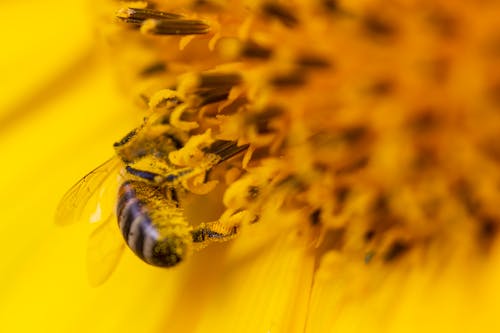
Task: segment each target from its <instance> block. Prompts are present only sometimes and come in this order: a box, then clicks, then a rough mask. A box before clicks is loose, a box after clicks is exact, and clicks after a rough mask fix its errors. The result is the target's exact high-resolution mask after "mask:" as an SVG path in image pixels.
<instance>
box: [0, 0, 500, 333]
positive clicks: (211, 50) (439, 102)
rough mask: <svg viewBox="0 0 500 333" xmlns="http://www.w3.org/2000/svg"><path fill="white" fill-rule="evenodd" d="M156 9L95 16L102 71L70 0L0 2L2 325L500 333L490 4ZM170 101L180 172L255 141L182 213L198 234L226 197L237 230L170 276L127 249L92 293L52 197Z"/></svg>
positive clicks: (83, 236) (81, 231)
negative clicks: (217, 144) (179, 137)
mask: <svg viewBox="0 0 500 333" xmlns="http://www.w3.org/2000/svg"><path fill="white" fill-rule="evenodd" d="M155 3H156V5H157V6H156V7H155V8H154V9H153V8H148V10H151V11H150V12H141V11H140V8H143V7H141V6H143V5H144V3H143V2H141V1H139V2H135V3H134V4H130V3H127V4H124V3H117V2H109V3H106V4H103V3H99V4H97V3H95V4H94V3H93V4H92V7H91V8H92V10H93V15H92V16H93V17H92V18H91V19H92V20H97V21H99V26H100V27H101V33H102V35H99V36H104V43H106V44H107V45H108V46H109V56H110V57H111V61H110V60H109V59H103V57H102V55H103V54H104V53H106V52H107V51H104V50H103V48H104V47H102V46H96V45H95V44H99V43H97V42H96V38H97V37H95V36H93V35H91V33H90V31H91V30H90V28H89V23H88V22H87V21H86V19H87V18H86V17H84V16H80V15H81V14H80V12H81V13H83V12H84V11H83V9H82V10H76V7H79V6H80V5H81V7H84V4H83V3H80V2H73V3H72V4H71V6H69V5H68V3H63V2H61V1H57V0H52V1H50V0H49V1H44V2H43V4H37V3H31V2H26V3H21V4H19V5H15V4H13V3H12V4H3V5H1V7H0V9H2V12H3V13H6V14H7V15H6V18H7V19H6V20H5V21H4V22H2V24H4V27H3V29H2V37H4V38H3V39H2V40H3V41H4V43H5V44H4V45H5V46H6V47H4V48H5V49H6V51H5V52H4V54H3V55H2V61H1V63H2V72H3V73H4V81H3V82H4V83H3V85H2V87H4V90H5V92H6V93H5V94H3V97H2V99H1V100H0V102H1V103H0V106H1V110H0V126H1V129H2V132H1V133H0V152H1V154H2V161H3V163H2V172H1V175H2V176H1V178H0V185H1V188H2V197H1V198H0V199H1V202H2V203H3V206H2V207H3V216H2V217H3V223H2V226H3V227H2V228H1V230H2V233H1V235H2V236H1V237H2V238H0V244H2V252H3V256H2V261H1V262H0V265H1V266H0V272H1V273H2V275H1V277H0V281H1V282H2V284H1V285H2V289H1V290H0V295H2V296H1V298H0V323H2V324H1V325H2V326H1V327H2V331H6V332H11V331H26V332H30V331H47V332H49V331H50V332H58V331H60V332H67V331H82V332H101V331H102V332H112V331H125V332H128V331H139V332H211V331H213V332H353V331H355V332H358V331H360V332H364V331H375V332H378V331H380V332H400V331H436V332H437V331H440V332H442V331H450V332H455V331H464V332H467V331H488V332H489V331H496V330H498V329H499V328H500V322H499V320H498V319H497V316H496V312H497V309H498V308H499V306H500V287H498V284H497V283H496V282H497V281H498V280H499V278H500V269H499V267H500V266H499V264H498V263H499V262H500V251H499V244H498V241H497V237H498V235H497V234H498V228H499V223H500V222H499V221H500V208H498V207H500V206H499V205H498V201H499V198H500V164H499V160H500V159H499V156H500V145H499V143H498V142H499V140H498V139H497V136H498V133H499V132H500V112H499V96H498V94H499V91H498V87H499V82H500V77H499V76H498V75H499V73H500V65H499V64H500V62H499V60H500V56H499V55H500V51H499V45H500V39H499V36H500V35H499V33H498V31H500V29H498V28H500V27H499V23H497V21H498V20H497V17H496V13H497V12H498V10H499V9H500V4H499V3H498V2H496V1H481V2H473V1H467V2H461V3H458V2H457V3H451V2H449V1H445V0H443V1H394V2H392V3H391V4H387V3H385V2H382V1H374V0H367V1H356V2H348V1H293V2H290V3H287V2H274V1H240V2H238V1H234V2H225V1H215V0H214V1H201V2H200V1H197V2H194V1H175V2H174V1H169V2H167V1H156V2H155ZM73 6H76V7H73ZM120 8H121V9H120ZM130 8H132V9H130ZM133 8H135V9H133ZM137 8H139V10H138V9H137ZM167 12H168V13H172V14H168V15H171V16H170V18H169V19H172V20H176V19H177V16H175V15H177V14H179V13H180V14H182V15H184V16H185V18H184V17H183V18H181V19H180V21H181V22H177V21H175V23H176V24H175V26H174V28H172V24H173V23H172V22H174V21H167V22H164V21H162V20H163V17H164V15H167V14H165V13H167ZM138 13H139V14H138ZM143 14H144V15H146V16H148V15H149V16H151V15H156V16H155V17H154V18H153V19H149V20H147V19H146V20H144V19H143V18H140V17H139V18H138V16H140V15H143ZM114 15H116V16H117V18H114V19H113V16H114ZM134 15H135V16H134ZM162 15H163V16H162ZM137 28H139V29H137ZM183 29H184V30H183ZM185 29H188V30H189V31H188V32H189V33H188V36H184V37H177V36H175V37H172V36H157V35H159V34H160V35H161V34H167V35H168V34H179V33H181V34H182V32H183V31H184V32H186V31H187V30H185ZM192 34H195V35H194V36H193V35H192ZM99 38H101V37H99ZM110 62H112V63H113V64H112V66H111V65H110ZM112 71H114V73H111V72H112ZM137 73H139V74H141V73H142V75H137ZM116 77H118V81H119V84H120V88H121V90H122V92H123V91H125V94H123V93H120V92H118V89H117V88H116V87H115V81H114V79H116ZM221 79H222V82H223V83H227V82H228V81H229V82H231V84H230V85H229V89H226V88H224V89H222V90H223V92H224V93H227V96H226V95H224V98H220V97H217V98H220V100H219V99H217V103H206V105H204V103H205V102H206V100H203V98H207V95H203V94H202V93H200V90H199V89H200V87H203V80H212V81H211V82H216V84H220V80H221ZM174 86H175V87H176V89H175V90H174V89H172V87H174ZM224 87H226V86H224ZM219 88H221V87H220V86H218V89H219ZM226 90H227V91H226ZM204 92H206V91H204ZM211 92H212V93H213V91H211ZM218 92H219V93H220V91H219V90H218ZM209 96H210V97H213V96H214V95H209ZM217 96H218V95H217ZM177 97H179V98H181V99H185V100H186V101H188V102H189V103H192V104H189V103H187V102H186V103H187V104H188V105H189V106H193V105H196V107H195V108H194V110H192V108H187V107H185V106H183V105H181V106H175V107H172V110H170V109H168V108H169V106H168V101H169V99H172V98H177ZM202 97H203V98H202ZM214 98H215V97H214ZM200 105H201V106H200ZM141 108H142V109H143V111H142V113H141V111H138V110H139V109H141ZM166 110H167V111H168V112H170V111H171V113H168V115H169V117H170V118H169V120H170V123H171V124H172V125H173V127H175V128H177V129H179V130H181V131H184V132H185V133H189V135H190V139H189V141H187V142H186V145H185V148H183V149H186V150H185V151H183V149H180V150H179V151H176V152H173V153H172V155H171V157H170V159H171V161H172V162H173V163H174V164H177V165H180V166H190V167H192V166H196V165H197V164H199V161H200V160H202V159H203V156H204V154H203V153H202V150H197V149H198V147H202V146H203V145H204V144H205V143H206V144H207V145H208V142H212V141H213V140H218V139H222V140H235V141H238V142H239V143H240V144H242V145H244V144H249V148H248V149H247V151H246V153H245V156H244V158H243V157H240V160H238V161H239V164H234V165H233V168H232V169H230V170H227V171H226V172H222V174H223V175H222V176H220V179H219V180H220V181H221V182H222V180H224V181H226V183H227V184H226V185H224V186H222V187H219V188H218V189H216V190H213V191H210V193H209V194H207V195H204V196H200V198H202V200H198V201H195V202H194V203H193V204H192V207H186V209H187V214H188V215H189V214H191V215H192V216H191V215H190V218H192V219H195V220H199V221H201V222H206V220H203V218H204V217H206V215H209V213H208V210H209V209H213V207H219V206H220V205H221V203H223V204H224V209H223V210H225V212H224V213H223V214H222V217H221V220H223V221H225V222H228V223H229V222H231V221H233V220H232V219H231V218H232V217H234V216H240V215H238V214H241V215H244V216H246V219H243V222H238V223H240V224H239V225H238V226H239V227H241V233H240V235H238V237H235V238H234V239H233V240H231V241H229V242H225V243H214V244H210V246H207V247H206V248H204V249H202V250H201V251H199V252H196V253H194V254H193V255H192V256H190V257H189V258H188V260H186V262H185V263H183V264H181V265H179V266H178V267H175V268H170V269H160V268H155V267H151V266H149V265H146V264H144V263H143V262H142V261H140V260H138V259H137V258H136V257H135V256H134V255H133V254H132V253H131V251H127V252H126V253H125V255H124V257H123V258H122V260H121V261H120V263H119V264H118V266H117V270H116V271H115V272H114V274H113V275H112V276H111V278H110V279H109V280H108V281H107V282H106V283H105V284H103V285H102V286H100V287H98V288H91V287H90V286H89V285H88V283H87V277H86V275H87V274H86V272H85V260H86V259H85V257H86V246H87V237H88V232H89V230H87V226H86V225H83V224H80V225H76V226H72V227H69V228H58V227H56V226H55V225H54V224H53V215H54V210H55V207H56V205H57V202H58V200H59V198H60V197H61V195H62V193H64V191H65V189H67V188H68V187H69V185H71V182H72V181H74V179H75V178H76V177H78V175H81V174H84V173H85V172H86V171H88V170H91V169H92V168H93V167H95V166H96V165H98V163H99V162H101V161H104V160H106V159H108V158H109V157H110V156H111V155H113V151H112V149H111V144H110V143H112V142H115V141H117V139H118V138H120V137H121V136H123V134H124V133H127V132H128V131H129V130H130V129H131V128H134V127H136V126H138V125H139V124H140V123H141V120H140V118H142V117H143V116H144V115H148V116H151V115H152V117H154V116H155V115H158V114H164V112H167V111H166ZM186 151H187V152H190V153H193V152H194V153H193V154H189V153H186ZM214 177H215V176H214ZM197 181H199V179H197ZM207 184H208V183H207ZM202 185H206V184H198V183H196V184H185V187H186V188H188V189H189V190H190V191H191V190H192V191H193V192H194V191H196V190H199V192H200V193H202V192H203V193H204V192H208V191H209V190H212V188H211V187H206V188H205V187H203V186H202ZM200 186H201V187H200ZM200 211H201V214H200ZM212 213H213V214H216V213H217V212H215V213H214V212H212ZM212 213H210V214H212ZM218 213H219V214H220V213H221V212H218ZM116 231H117V233H119V231H118V229H117V230H116Z"/></svg>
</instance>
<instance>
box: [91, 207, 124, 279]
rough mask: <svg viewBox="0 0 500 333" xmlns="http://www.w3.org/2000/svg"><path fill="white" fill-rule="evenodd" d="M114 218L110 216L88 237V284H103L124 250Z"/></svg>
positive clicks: (112, 215)
mask: <svg viewBox="0 0 500 333" xmlns="http://www.w3.org/2000/svg"><path fill="white" fill-rule="evenodd" d="M115 222H116V217H115V215H114V214H110V215H109V217H108V218H107V219H106V220H104V221H103V223H102V224H100V225H99V226H98V227H97V228H96V229H95V230H94V231H93V232H92V233H91V234H90V237H89V241H88V245H87V273H88V279H89V283H90V285H92V286H98V285H100V284H102V283H104V282H105V281H106V280H107V279H108V278H109V277H110V275H111V274H112V273H113V271H114V270H115V268H116V266H117V265H118V262H119V261H120V258H121V255H122V253H123V249H124V245H125V243H124V241H123V239H122V238H121V234H120V231H119V230H118V225H117V224H116V223H115Z"/></svg>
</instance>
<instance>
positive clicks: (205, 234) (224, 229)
mask: <svg viewBox="0 0 500 333" xmlns="http://www.w3.org/2000/svg"><path fill="white" fill-rule="evenodd" d="M238 230H239V224H234V225H231V226H225V225H223V224H222V223H220V222H218V221H217V222H211V223H202V224H200V225H199V226H198V227H196V228H195V229H193V230H192V231H191V235H192V236H193V242H194V243H205V242H214V241H215V242H223V241H227V240H229V239H231V238H233V237H234V236H236V235H237V234H238Z"/></svg>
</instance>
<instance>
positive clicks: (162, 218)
mask: <svg viewBox="0 0 500 333" xmlns="http://www.w3.org/2000/svg"><path fill="white" fill-rule="evenodd" d="M210 137H211V134H210V130H208V131H207V132H206V133H205V134H201V135H198V136H189V135H188V134H187V133H186V132H184V131H182V130H178V129H176V128H174V127H172V126H170V125H169V124H168V123H167V124H164V123H163V122H162V121H161V117H156V118H155V119H147V120H146V121H145V122H144V123H143V125H142V126H140V127H139V128H137V129H134V130H133V131H131V132H130V133H129V134H127V135H126V136H125V137H124V138H123V139H122V140H121V141H119V142H117V143H116V144H115V150H116V157H114V158H112V159H110V160H108V161H107V162H105V163H103V164H102V165H101V166H99V167H97V168H96V169H94V170H93V171H91V172H90V173H89V174H87V175H86V176H85V177H83V178H82V179H81V180H80V181H79V182H77V183H76V184H75V185H74V186H73V187H71V188H70V189H69V191H68V192H67V193H66V194H65V195H64V197H63V198H62V200H61V202H60V204H59V206H58V208H57V212H56V223H58V224H63V225H64V224H69V223H72V222H74V221H77V220H79V219H81V218H82V216H83V215H85V213H88V210H89V209H88V207H89V206H92V205H91V203H92V202H93V201H97V204H98V205H97V207H98V208H99V209H100V208H101V207H100V204H101V201H102V200H103V199H102V197H103V192H104V191H107V190H109V188H114V189H116V188H118V191H117V195H115V208H116V210H115V212H114V213H111V214H109V215H108V216H104V217H102V215H103V214H102V211H99V209H98V213H100V214H97V216H95V215H96V214H93V216H91V220H92V219H93V220H97V222H99V226H98V227H97V228H96V229H95V230H94V231H93V232H92V233H91V235H90V237H89V243H88V249H87V260H88V262H87V266H88V273H89V280H90V283H91V284H93V285H99V284H101V283H103V282H104V281H105V280H106V279H107V278H108V277H109V276H110V275H111V273H112V272H113V270H114V268H115V267H116V265H117V263H118V261H119V258H120V257H121V253H122V252H123V249H124V244H126V245H128V247H129V248H130V249H131V250H132V251H133V253H134V254H135V255H136V256H137V257H139V258H140V259H141V260H143V261H144V262H146V263H147V264H150V265H153V266H158V267H172V266H175V265H177V264H179V263H180V262H182V261H184V260H185V259H186V258H187V257H188V256H189V254H190V253H191V252H192V251H193V250H198V249H201V248H203V247H204V246H206V245H207V244H208V243H210V242H213V241H225V240H229V239H231V238H233V237H234V236H235V235H236V234H237V232H238V228H239V225H238V224H233V225H225V224H224V223H222V222H221V221H219V220H217V221H214V222H207V223H201V224H200V225H198V226H196V227H194V226H192V225H190V224H189V223H188V221H187V220H186V217H185V216H184V212H183V208H182V206H181V204H180V200H179V195H180V194H182V193H185V192H193V193H196V192H197V191H199V192H202V193H203V192H207V191H208V190H209V189H210V186H208V190H207V188H206V187H207V185H209V184H208V183H207V182H206V177H207V172H209V171H210V170H211V169H212V168H214V167H215V166H217V165H219V164H220V163H222V162H225V161H227V160H229V159H230V158H232V157H233V156H235V155H237V154H239V153H241V152H243V151H245V150H246V149H247V147H248V145H243V146H238V145H237V144H236V142H233V141H226V140H210V139H208V138H210ZM205 139H208V141H207V140H205ZM210 141H211V142H210ZM183 149H187V150H188V151H189V153H187V154H185V155H186V156H188V159H189V161H187V162H186V161H185V162H186V163H187V165H186V166H184V167H179V166H177V165H174V164H173V163H172V162H171V159H172V158H174V157H175V156H176V155H175V153H179V155H181V154H180V153H181V152H182V150H183ZM112 182H114V183H115V184H111V183H112ZM200 189H201V190H200ZM87 215H91V214H87ZM99 215H101V216H99ZM113 220H116V222H117V224H118V227H119V228H116V224H115V223H113V222H112V221H113ZM120 233H121V235H122V238H123V240H124V241H123V240H122V239H120V238H119V236H118V239H117V237H116V235H119V234H120Z"/></svg>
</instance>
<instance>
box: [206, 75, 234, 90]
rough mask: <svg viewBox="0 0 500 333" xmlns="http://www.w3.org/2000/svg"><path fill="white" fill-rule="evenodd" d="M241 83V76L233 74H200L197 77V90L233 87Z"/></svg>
mask: <svg viewBox="0 0 500 333" xmlns="http://www.w3.org/2000/svg"><path fill="white" fill-rule="evenodd" d="M240 82H241V76H240V75H239V74H234V73H202V74H200V76H199V81H198V88H215V87H228V86H234V85H237V84H239V83H240Z"/></svg>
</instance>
